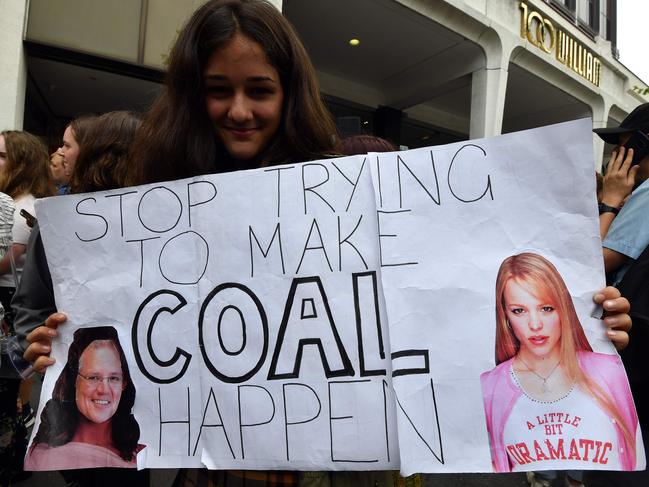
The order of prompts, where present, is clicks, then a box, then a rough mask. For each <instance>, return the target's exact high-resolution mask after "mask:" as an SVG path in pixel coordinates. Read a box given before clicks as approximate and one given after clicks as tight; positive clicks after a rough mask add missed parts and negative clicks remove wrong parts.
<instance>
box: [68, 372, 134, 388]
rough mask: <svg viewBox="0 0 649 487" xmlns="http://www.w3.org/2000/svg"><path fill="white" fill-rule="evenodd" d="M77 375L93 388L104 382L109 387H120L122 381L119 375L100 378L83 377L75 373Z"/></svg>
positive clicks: (97, 376)
mask: <svg viewBox="0 0 649 487" xmlns="http://www.w3.org/2000/svg"><path fill="white" fill-rule="evenodd" d="M77 375H78V376H79V377H81V378H82V379H84V380H85V381H87V382H88V383H90V385H93V386H98V385H99V384H101V383H102V382H106V384H108V385H109V386H121V385H122V382H123V380H124V379H123V378H122V376H121V375H109V376H108V377H102V376H101V375H83V374H82V373H81V372H77Z"/></svg>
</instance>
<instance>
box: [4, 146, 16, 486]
mask: <svg viewBox="0 0 649 487" xmlns="http://www.w3.org/2000/svg"><path fill="white" fill-rule="evenodd" d="M2 143H3V142H0V163H2V162H3V161H4V160H5V159H6V148H4V147H2V145H1V144H2ZM13 224H14V201H13V200H12V199H11V197H9V196H8V195H6V194H4V193H0V259H1V258H2V257H3V256H4V255H5V254H6V253H7V252H9V249H11V229H12V227H13ZM3 318H4V308H3V306H2V303H1V302H0V321H2V319H3ZM8 333H9V328H8V327H7V326H6V325H5V324H4V322H3V323H2V332H1V335H2V338H3V339H6V338H7V335H8ZM4 362H5V361H3V363H2V364H0V365H1V367H0V485H1V486H2V487H4V486H6V485H9V484H10V483H11V481H12V480H13V479H14V477H15V475H16V474H17V473H18V471H19V467H20V465H16V462H15V456H14V452H15V451H16V448H15V446H16V445H15V441H16V433H15V431H16V426H17V416H16V413H17V408H16V401H15V394H16V392H15V385H16V382H15V381H8V380H4V377H5V376H9V377H13V376H14V371H13V369H12V368H11V367H7V365H8V364H6V363H4ZM16 467H18V468H16Z"/></svg>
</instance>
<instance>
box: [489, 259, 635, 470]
mask: <svg viewBox="0 0 649 487" xmlns="http://www.w3.org/2000/svg"><path fill="white" fill-rule="evenodd" d="M496 363H497V366H496V368H495V369H493V370H491V371H489V372H485V373H484V374H482V376H481V381H482V390H483V397H484V404H485V413H486V417H487V430H488V432H489V439H490V444H491V453H492V460H493V465H494V470H495V471H497V472H508V471H512V470H534V469H536V470H538V469H550V468H556V469H565V468H575V467H577V468H583V469H597V468H604V469H621V470H634V469H635V468H636V430H637V428H638V417H637V415H636V412H635V407H634V405H633V398H632V396H631V391H630V389H629V384H628V381H627V379H626V375H625V373H624V366H623V365H622V362H621V360H620V358H619V357H618V356H617V355H607V354H601V353H594V352H593V351H592V348H591V346H590V344H589V343H588V340H587V339H586V336H585V334H584V330H583V329H582V326H581V324H580V322H579V318H578V317H577V313H576V311H575V307H574V304H573V302H572V299H571V297H570V294H569V292H568V289H567V288H566V285H565V283H564V282H563V279H562V278H561V276H560V275H559V272H558V271H557V270H556V268H555V267H554V266H553V265H552V264H551V263H550V262H549V261H548V260H546V259H545V258H543V257H541V256H540V255H537V254H532V253H523V254H519V255H513V256H511V257H508V258H507V259H505V261H504V262H503V263H502V264H501V266H500V270H499V271H498V277H497V280H496ZM640 448H641V447H640Z"/></svg>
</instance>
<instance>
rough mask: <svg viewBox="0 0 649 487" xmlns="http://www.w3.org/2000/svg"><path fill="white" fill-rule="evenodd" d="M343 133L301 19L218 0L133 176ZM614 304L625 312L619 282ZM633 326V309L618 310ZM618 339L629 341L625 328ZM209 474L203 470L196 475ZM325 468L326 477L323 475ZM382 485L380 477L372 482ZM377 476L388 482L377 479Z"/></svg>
mask: <svg viewBox="0 0 649 487" xmlns="http://www.w3.org/2000/svg"><path fill="white" fill-rule="evenodd" d="M338 146H339V143H338V136H337V133H336V128H335V125H334V123H333V121H332V119H331V116H330V114H329V113H328V111H327V109H326V108H325V107H324V104H323V102H322V100H321V98H320V94H319V89H318V83H317V80H316V76H315V70H314V68H313V66H312V64H311V62H310V60H309V57H308V55H307V54H306V51H305V49H304V47H303V45H302V43H301V42H300V40H299V39H298V37H297V35H296V34H295V32H294V31H293V28H292V27H291V26H290V24H289V23H288V22H287V21H286V19H285V18H284V17H283V16H282V15H281V13H280V12H279V11H277V9H276V8H275V7H273V6H272V5H271V4H269V3H268V2H266V1H264V0H211V1H208V2H207V3H205V4H204V5H203V6H202V7H200V8H199V9H198V10H197V11H196V12H195V13H194V15H193V16H192V17H191V18H190V19H189V21H188V22H187V24H186V25H185V27H184V28H183V29H182V31H181V32H180V33H179V36H178V39H177V41H176V43H175V45H174V47H173V48H172V51H171V55H170V59H169V69H168V73H167V78H166V83H165V86H164V88H163V91H162V94H161V95H160V97H159V98H158V100H157V101H156V102H155V103H154V105H153V107H152V108H151V110H150V112H149V113H148V114H147V115H146V117H145V119H144V121H143V124H142V128H141V130H140V131H139V134H138V136H137V139H136V142H135V144H134V150H133V154H132V157H131V161H132V162H131V163H130V165H129V168H128V172H127V176H126V181H127V184H129V185H134V184H143V183H148V182H156V181H166V180H173V179H180V178H185V177H191V176H197V175H201V174H209V173H216V172H224V171H233V170H239V169H251V168H258V167H265V166H270V165H275V164H287V163H296V162H301V161H308V160H315V159H320V158H325V157H329V156H333V155H336V154H337V153H338ZM604 296H606V297H607V298H609V301H607V303H608V305H607V306H608V308H609V309H610V310H612V311H615V312H620V313H625V312H626V311H627V308H626V302H625V300H624V299H614V298H617V297H618V296H619V294H618V295H616V294H615V291H614V290H607V291H606V292H605V293H603V294H602V295H600V296H598V299H599V300H600V302H601V301H603V300H604ZM618 318H619V321H618V323H617V325H618V326H620V327H621V328H622V330H625V329H626V328H628V326H629V324H630V321H629V318H628V316H626V315H622V316H619V317H618ZM65 319H66V318H65V315H64V314H62V313H55V314H52V315H51V316H50V317H49V318H48V319H47V320H46V321H45V325H44V326H40V327H38V328H36V329H35V330H33V331H32V332H31V333H30V334H29V336H28V337H27V339H28V341H29V342H30V343H31V344H30V345H29V347H28V348H27V350H26V352H25V357H26V358H27V359H28V360H30V361H33V362H34V364H35V367H36V368H37V370H43V369H44V368H45V367H47V366H49V365H51V364H52V363H54V361H53V359H52V358H50V357H49V352H50V344H51V340H52V339H53V338H54V337H56V334H57V332H56V327H57V326H58V325H60V324H62V323H63V322H65ZM615 333H616V338H617V339H619V340H620V342H625V341H626V339H627V335H626V332H625V331H618V332H615ZM225 475H231V474H228V473H225V472H206V471H204V470H194V471H184V472H181V475H180V476H179V478H178V479H177V483H176V485H199V484H200V485H203V484H202V482H205V483H207V482H208V480H209V481H212V482H215V483H214V485H216V484H219V485H220V482H219V480H222V479H218V478H217V477H219V476H225ZM246 475H248V478H247V479H246V484H247V485H253V481H254V480H253V478H256V479H259V482H260V483H263V484H264V485H281V484H284V485H287V484H294V483H296V482H297V478H296V476H295V475H293V474H291V473H280V472H276V473H270V472H269V473H262V472H259V473H256V472H250V473H248V474H246ZM201 476H203V477H211V478H210V479H197V478H196V477H201ZM320 478H321V477H318V479H320ZM372 484H374V482H372ZM376 485H380V484H379V483H377V484H376Z"/></svg>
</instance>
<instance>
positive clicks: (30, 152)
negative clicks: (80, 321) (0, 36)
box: [0, 130, 55, 472]
mask: <svg viewBox="0 0 649 487" xmlns="http://www.w3.org/2000/svg"><path fill="white" fill-rule="evenodd" d="M0 191H2V192H3V193H6V194H7V195H9V196H10V197H11V198H12V199H13V201H14V216H13V227H12V236H11V240H12V243H11V246H10V248H9V251H8V252H6V253H5V254H4V255H3V256H2V260H0V302H1V303H2V306H3V308H4V310H5V316H4V324H5V327H6V331H7V333H13V330H14V310H13V308H12V307H11V298H12V296H13V294H14V292H15V289H16V286H17V285H18V282H19V281H20V277H21V274H22V269H23V265H24V262H25V256H24V254H25V249H26V247H27V241H28V239H29V235H30V232H31V227H30V225H29V224H28V220H27V219H26V216H27V217H29V216H30V215H33V214H34V213H35V212H34V201H35V199H36V198H42V197H46V196H52V195H54V194H55V188H54V184H53V183H52V180H51V178H50V173H49V158H48V155H47V149H46V148H45V145H44V144H43V143H42V142H41V141H40V140H38V139H37V138H36V137H35V136H33V135H32V134H30V133H27V132H22V131H17V130H7V131H3V132H1V133H0ZM24 212H27V215H26V216H25V215H23V214H22V213H24ZM0 381H1V382H2V389H3V398H5V399H7V405H8V407H9V408H12V409H13V411H12V412H11V414H10V417H11V418H15V417H16V414H18V413H20V415H21V417H22V414H23V409H24V412H25V413H26V414H27V415H29V414H30V413H31V408H30V407H29V405H28V404H25V405H23V404H22V403H21V402H20V400H19V388H20V384H21V380H20V379H19V378H18V377H17V376H16V377H14V378H9V377H4V378H0ZM7 426H9V424H8V425H7ZM11 426H12V427H13V429H9V430H8V431H7V432H6V433H7V435H8V437H13V439H12V440H11V441H12V444H13V445H14V448H15V449H16V451H14V453H13V455H14V457H15V458H20V459H21V460H19V461H18V462H14V465H13V467H14V468H13V469H14V471H16V472H20V470H22V468H21V465H22V457H23V456H24V453H25V452H24V446H25V443H26V438H25V437H24V436H25V435H26V430H25V428H24V427H22V425H20V424H18V423H16V422H15V421H14V422H12V423H11Z"/></svg>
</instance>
